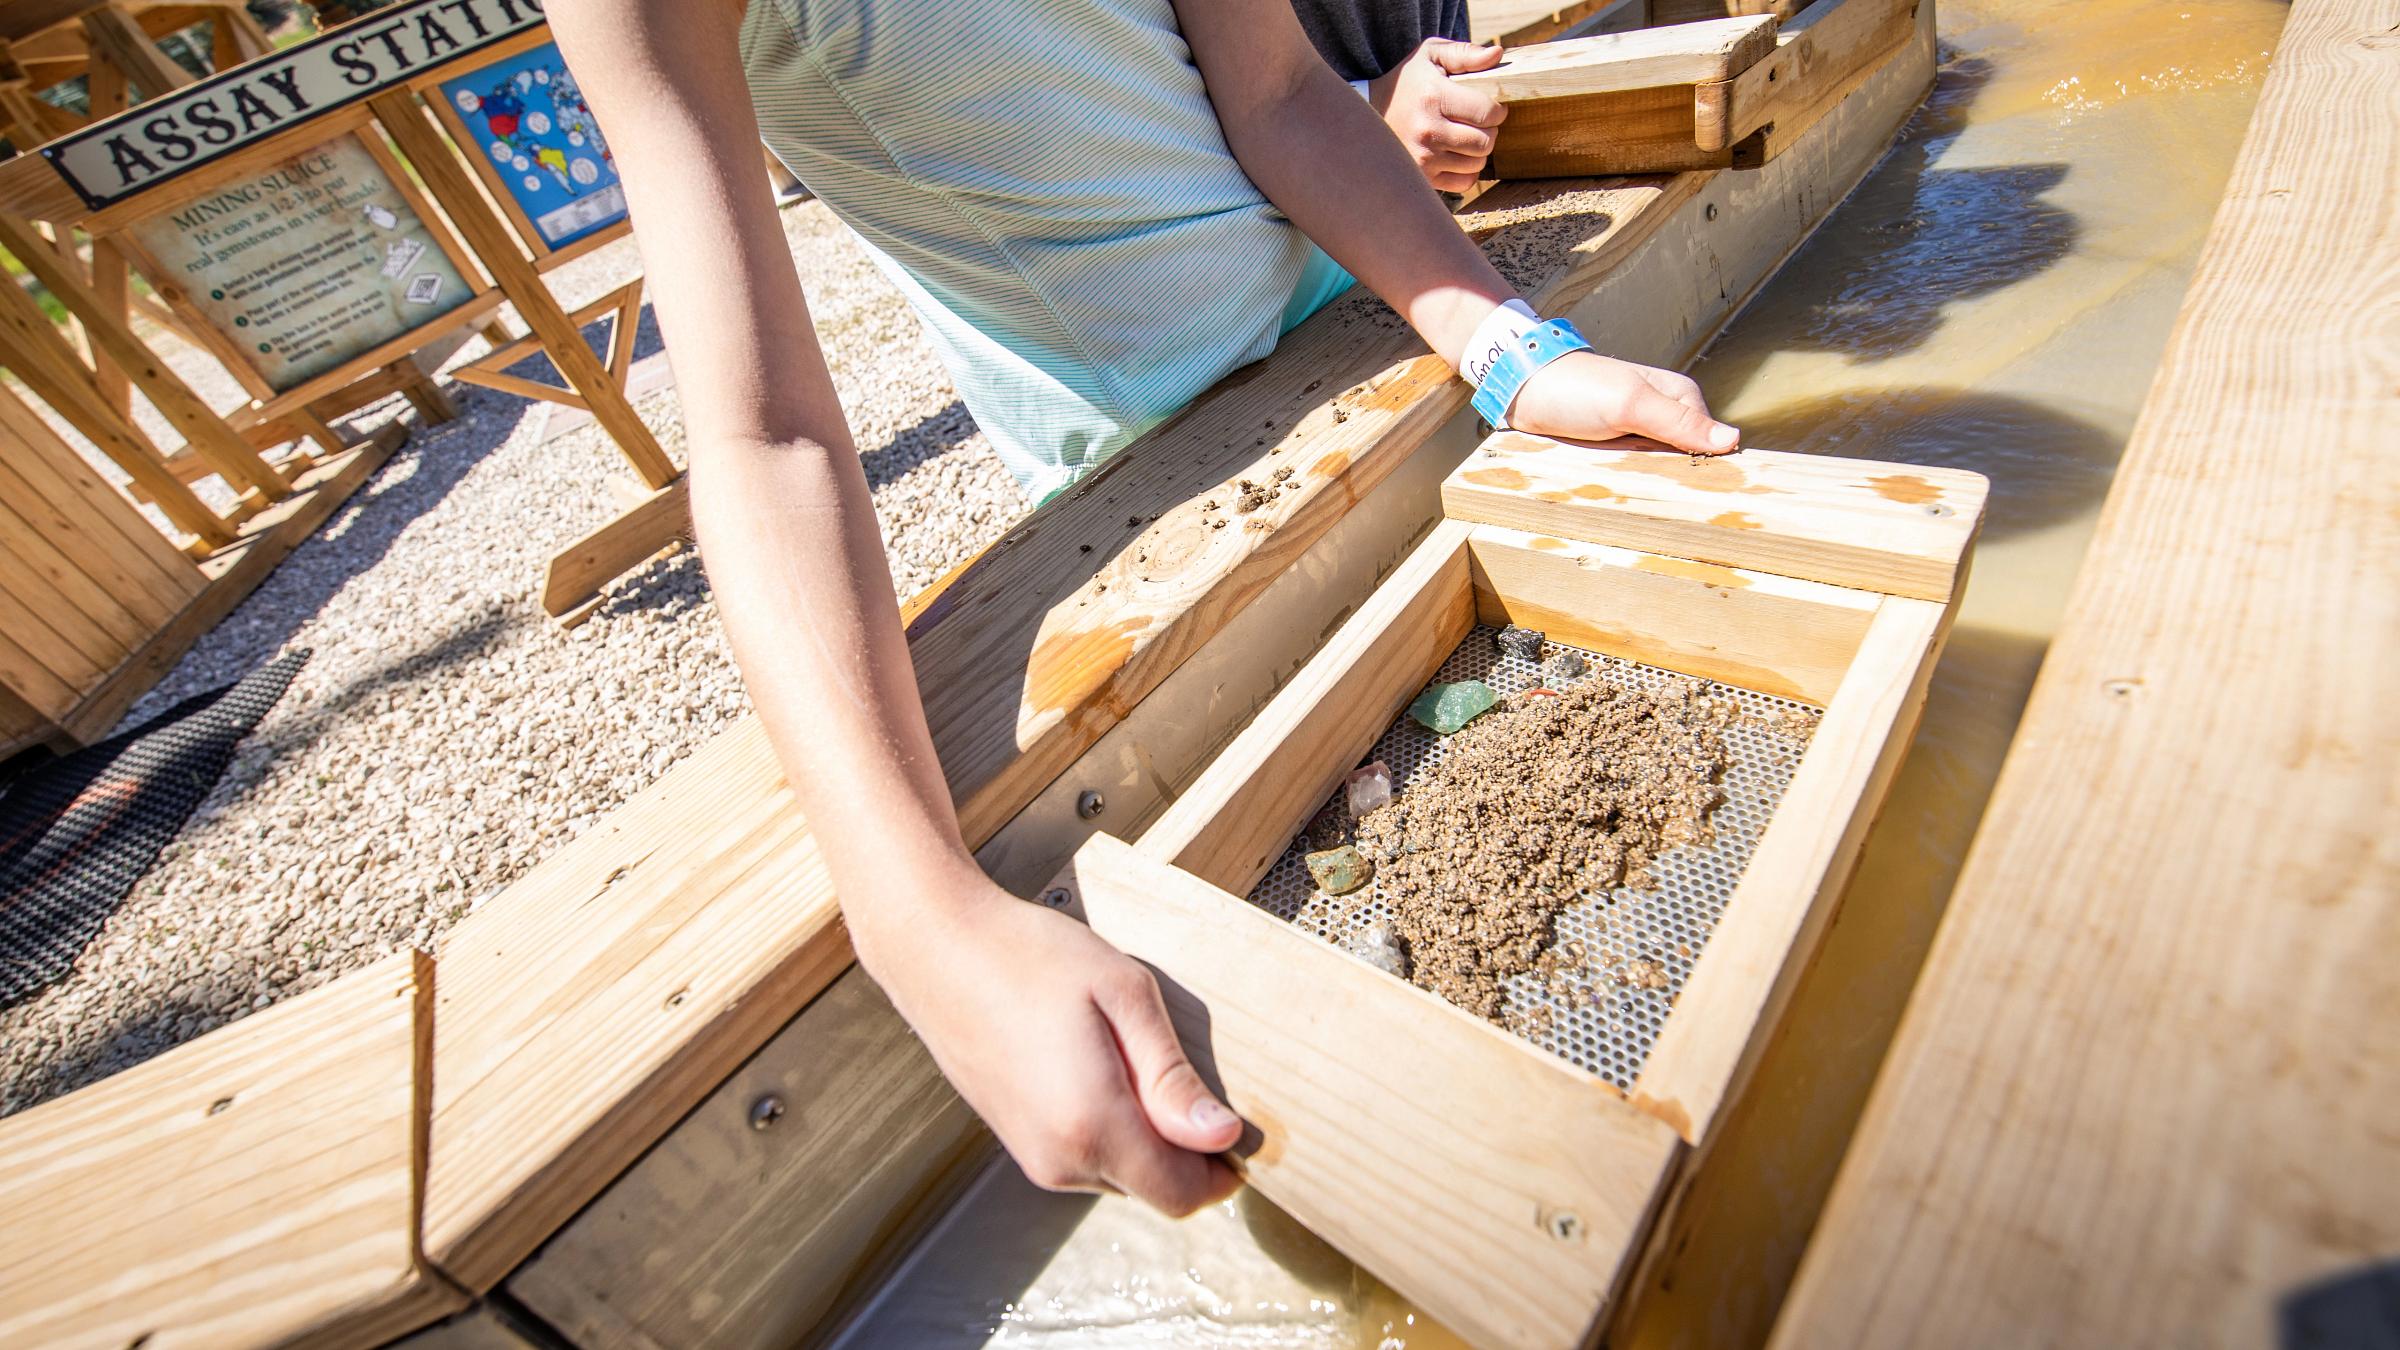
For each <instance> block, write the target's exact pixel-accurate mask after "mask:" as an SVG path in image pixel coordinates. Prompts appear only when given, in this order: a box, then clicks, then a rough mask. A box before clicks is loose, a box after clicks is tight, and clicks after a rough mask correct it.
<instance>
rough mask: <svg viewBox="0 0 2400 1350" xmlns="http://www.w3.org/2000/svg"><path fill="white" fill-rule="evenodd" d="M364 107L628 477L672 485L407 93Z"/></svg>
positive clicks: (638, 427) (562, 314) (673, 471)
mask: <svg viewBox="0 0 2400 1350" xmlns="http://www.w3.org/2000/svg"><path fill="white" fill-rule="evenodd" d="M368 106H369V107H371V108H372V109H374V111H375V115H376V117H377V119H378V120H379V121H381V122H382V123H383V128H384V130H385V131H386V132H387V133H389V134H390V135H391V138H392V140H393V142H394V143H395V144H397V145H398V146H399V147H400V150H401V152H402V153H404V154H406V155H407V156H408V158H409V162H410V163H411V164H412V165H413V166H414V167H415V168H416V170H417V172H418V173H419V174H420V175H422V176H423V178H424V180H425V186H426V188H427V189H428V190H429V191H431V192H432V193H433V196H434V198H435V199H436V200H437V201H439V202H440V203H441V205H442V209H443V211H445V212H446V213H448V215H449V216H450V220H451V223H452V224H453V225H455V226H456V227H457V229H458V232H459V233H460V234H461V235H464V236H465V237H466V240H467V242H468V244H469V245H471V246H472V247H473V248H474V250H475V255H476V257H478V258H479V259H481V260H482V262H483V265H484V268H485V270H487V271H488V272H490V273H491V276H492V280H493V282H494V283H496V284H497V285H498V286H499V287H500V289H501V290H502V291H503V292H505V293H506V294H507V296H508V298H509V299H510V300H511V301H513V302H514V303H515V304H516V307H517V313H518V314H520V315H522V316H523V317H524V319H525V323H526V326H527V327H530V328H531V329H532V330H533V332H534V335H535V336H537V337H539V338H540V339H541V340H542V347H543V350H545V351H546V352H548V353H549V355H550V360H551V363H552V364H553V365H555V366H557V367H558V372H559V374H561V375H563V376H565V377H566V379H567V383H569V384H570V385H573V386H574V388H575V391H576V392H577V393H579V394H581V395H583V398H584V401H585V402H586V403H587V404H589V405H590V407H591V411H592V415H593V416H594V417H597V418H598V419H599V420H600V424H601V426H602V427H604V428H606V429H607V431H608V434H609V438H610V439H611V440H613V441H615V442H616V443H617V449H618V451H619V452H620V453H622V454H623V455H624V456H625V458H626V460H627V462H628V463H630V464H632V465H633V469H634V472H635V473H637V474H639V475H641V478H642V481H643V482H645V483H647V484H649V485H650V486H651V487H653V488H663V487H665V486H666V485H667V484H669V483H671V482H673V481H675V478H676V475H678V474H679V473H681V472H682V470H680V469H678V468H676V467H675V463H674V461H673V460H670V459H668V458H667V453H666V451H664V450H662V449H660V448H659V445H658V439H657V438H656V437H654V436H652V435H651V434H650V429H649V428H648V427H646V426H644V425H643V424H642V419H641V417H640V416H639V415H638V414H636V413H635V412H634V410H633V405H632V404H631V403H629V402H627V401H626V399H625V395H624V392H623V391H622V390H620V389H618V388H617V385H616V383H615V381H613V380H611V379H610V378H609V374H608V368H607V367H606V366H605V365H603V364H602V363H601V361H600V358H599V357H597V356H595V355H593V354H592V349H591V348H590V347H587V346H585V345H584V341H583V334H582V332H581V331H580V330H578V329H577V327H576V326H575V322H574V320H572V319H570V318H569V317H567V313H566V311H565V310H563V309H561V308H559V304H558V301H557V300H556V299H555V298H554V297H552V296H551V294H550V288H549V287H548V286H547V285H546V284H545V283H544V282H543V281H542V278H541V273H540V272H539V271H537V270H536V269H535V268H534V267H533V265H532V264H531V263H529V262H527V261H526V259H525V255H524V253H523V251H522V250H521V249H520V248H519V247H518V245H517V242H516V238H515V236H514V235H512V234H511V233H510V232H509V228H508V225H507V224H506V222H504V221H502V220H501V219H500V218H499V217H498V216H495V215H493V214H492V212H491V209H490V207H488V206H487V205H486V204H485V203H484V201H483V199H482V197H481V195H480V193H479V191H478V189H477V188H476V185H475V180H474V179H473V178H472V177H471V176H470V175H469V174H468V173H467V171H466V170H465V169H464V168H462V167H460V165H459V162H458V156H457V155H456V154H455V153H454V152H453V151H452V149H451V146H450V141H449V138H448V137H446V136H444V135H443V134H442V132H441V131H440V130H439V129H438V128H437V127H436V126H435V125H434V124H433V123H432V122H430V121H428V120H426V114H425V112H424V109H423V108H422V107H421V106H419V104H418V103H417V100H416V97H415V96H414V95H412V94H407V93H388V94H381V95H378V96H376V97H375V98H372V99H369V100H368Z"/></svg>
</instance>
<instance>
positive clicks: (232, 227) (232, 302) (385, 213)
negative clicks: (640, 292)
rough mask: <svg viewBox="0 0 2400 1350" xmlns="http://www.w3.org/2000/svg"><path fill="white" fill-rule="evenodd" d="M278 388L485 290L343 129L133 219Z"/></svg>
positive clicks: (143, 239)
mask: <svg viewBox="0 0 2400 1350" xmlns="http://www.w3.org/2000/svg"><path fill="white" fill-rule="evenodd" d="M131 233H132V235H133V237H134V238H135V239H136V240H137V241H138V242H139V243H140V244H141V246H142V247H143V248H144V249H146V250H148V252H149V253H150V255H151V256H152V257H153V258H155V259H156V260H157V262H158V265H159V266H160V267H161V268H162V269H164V270H163V273H162V275H161V277H160V279H161V280H162V281H163V280H168V279H172V280H174V281H175V282H176V283H177V284H179V285H180V286H181V287H182V288H183V289H184V291H185V292H186V293H187V294H188V296H189V300H190V303H191V304H192V305H193V306H194V307H195V308H197V309H198V310H199V311H200V313H201V314H202V315H203V316H204V317H205V318H206V319H207V320H208V321H209V323H210V325H211V326H213V327H215V328H216V329H217V331H218V332H220V333H222V334H223V335H224V336H225V337H226V338H227V339H229V340H230V341H231V342H232V343H233V344H234V345H235V346H237V347H239V348H240V349H241V351H242V354H243V355H244V356H245V357H247V358H248V359H249V360H250V362H251V363H252V365H254V366H255V367H256V368H257V370H258V372H259V374H260V376H262V377H263V378H264V379H265V380H266V382H267V383H268V385H270V386H271V387H273V388H274V389H275V390H277V391H278V392H281V391H283V390H288V389H292V388H296V387H297V386H299V385H301V384H303V383H305V382H306V381H308V380H310V379H313V378H315V377H316V376H318V375H321V374H323V373H325V372H326V371H328V370H331V369H333V368H334V367H336V366H339V365H341V364H342V363H343V362H345V361H348V360H350V359H351V358H352V357H355V356H360V355H363V354H364V353H366V352H368V351H371V350H373V349H374V348H376V347H379V346H381V345H383V344H384V343H386V342H389V341H391V340H392V339H394V338H397V337H400V336H401V335H403V334H405V333H407V332H409V331H410V330H411V329H415V328H419V327H422V326H423V325H425V324H427V323H430V322H432V321H433V320H435V319H438V318H440V317H441V316H443V315H444V314H447V313H449V312H450V311H451V310H453V309H456V308H458V307H459V306H460V305H462V304H465V303H466V302H467V301H468V300H469V299H472V298H473V296H474V294H475V288H474V287H473V286H472V285H470V284H469V283H468V282H467V279H466V278H465V277H463V276H461V275H459V271H458V269H457V267H455V266H453V265H452V264H451V261H450V258H449V255H447V254H445V253H443V252H442V250H441V246H440V245H439V244H438V243H436V242H435V240H434V238H433V236H432V235H431V234H430V233H428V232H427V230H426V228H425V222H424V220H423V218H422V217H420V216H419V215H418V214H417V211H416V208H415V207H414V206H412V205H410V203H409V200H408V198H407V197H405V196H404V195H402V193H401V191H400V189H399V187H398V186H397V185H395V184H394V183H393V182H392V180H391V176H390V175H389V174H387V173H385V172H384V169H383V166H382V164H380V163H379V162H377V160H376V158H375V156H374V155H372V154H370V153H369V152H368V150H367V148H366V146H364V145H363V144H361V143H360V142H359V141H358V139H357V138H356V137H354V136H344V137H342V138H340V139H338V140H334V141H330V142H328V143H326V144H324V145H321V146H318V147H317V148H315V149H313V150H309V151H307V152H305V153H303V154H300V155H297V156H294V157H293V158H291V159H288V160H285V161H284V162H283V163H281V164H278V165H275V166H274V167H273V168H271V169H269V170H268V171H267V172H266V173H264V174H262V175H260V176H259V177H257V178H252V179H248V180H245V181H242V182H236V183H228V184H226V185H225V186H224V187H223V188H220V189H218V190H217V191H215V192H211V193H209V194H207V195H206V196H203V197H199V198H197V199H195V200H192V201H189V202H186V203H184V204H183V205H181V206H179V207H176V208H175V209H173V210H170V211H165V212H162V213H160V214H159V215H157V216H154V217H152V218H150V219H148V220H145V221H142V222H140V223H139V224H136V225H134V226H133V227H132V228H131Z"/></svg>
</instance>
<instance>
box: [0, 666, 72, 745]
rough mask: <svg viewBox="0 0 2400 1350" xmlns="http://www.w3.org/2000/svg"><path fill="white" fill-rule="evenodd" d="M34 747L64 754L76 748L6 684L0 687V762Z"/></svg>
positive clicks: (64, 735) (50, 722) (54, 725)
mask: <svg viewBox="0 0 2400 1350" xmlns="http://www.w3.org/2000/svg"><path fill="white" fill-rule="evenodd" d="M36 746H48V747H50V748H52V749H54V750H57V751H60V752H62V753H63V752H65V751H68V750H72V749H74V748H75V738H74V737H72V736H69V735H68V734H67V731H66V728H64V727H62V726H60V725H59V724H58V723H56V722H53V721H51V720H50V719H49V718H47V717H44V716H43V715H42V713H41V710H40V709H38V708H36V707H34V706H33V705H32V704H30V703H28V702H26V701H25V700H24V699H23V698H22V697H20V696H18V695H17V694H16V693H14V692H13V691H11V690H10V689H9V687H8V686H7V685H6V684H0V761H6V760H7V759H8V758H9V757H11V756H13V755H15V754H17V753H18V752H20V751H24V750H29V749H32V748H34V747H36Z"/></svg>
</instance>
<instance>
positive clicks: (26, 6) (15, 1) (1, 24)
mask: <svg viewBox="0 0 2400 1350" xmlns="http://www.w3.org/2000/svg"><path fill="white" fill-rule="evenodd" d="M107 3H108V0H9V3H8V4H6V5H0V38H6V39H9V40H10V41H16V40H19V39H23V38H29V37H32V36H33V35H34V34H36V33H39V32H42V31H43V30H45V29H49V28H55V27H57V26H58V25H60V24H62V23H73V22H74V21H75V20H77V19H79V18H82V17H83V16H84V15H85V14H87V13H89V12H90V11H92V10H95V9H100V8H102V7H103V6H105V5H106V4H107Z"/></svg>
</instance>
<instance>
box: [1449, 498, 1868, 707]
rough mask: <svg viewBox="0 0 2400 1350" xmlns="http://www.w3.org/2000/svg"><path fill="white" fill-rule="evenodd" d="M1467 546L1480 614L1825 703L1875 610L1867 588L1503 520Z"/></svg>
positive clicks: (1480, 530)
mask: <svg viewBox="0 0 2400 1350" xmlns="http://www.w3.org/2000/svg"><path fill="white" fill-rule="evenodd" d="M1469 553H1470V556H1471V558H1472V561H1473V563H1474V581H1475V612H1476V617H1477V619H1478V620H1479V621H1481V622H1483V623H1488V624H1495V625H1496V624H1501V623H1513V624H1516V625H1519V626H1520V627H1525V628H1531V629H1534V630H1536V631H1539V632H1543V633H1547V634H1549V635H1550V636H1551V637H1553V638H1555V639H1557V640H1558V641H1561V642H1565V643H1567V644H1569V645H1571V646H1577V647H1582V648H1584V649H1585V650H1587V651H1595V652H1600V653H1602V654H1603V655H1607V656H1621V657H1624V658H1625V659H1626V660H1628V661H1639V662H1641V663H1642V664H1644V665H1650V666H1657V667H1660V668H1661V669H1664V670H1674V671H1681V672H1682V673H1684V674H1686V675H1696V676H1698V677H1700V678H1701V679H1706V680H1723V681H1725V682H1726V683H1728V684H1736V685H1740V686H1741V687H1743V688H1745V689H1755V690H1757V691H1758V692H1760V693H1762V694H1774V695H1777V696H1779V697H1782V698H1793V699H1798V700H1800V701H1801V702H1803V703H1812V704H1815V705H1816V706H1818V707H1820V708H1821V707H1824V706H1825V705H1826V704H1827V703H1829V702H1831V701H1832V699H1833V695H1834V691H1835V690H1837V689H1838V688H1840V687H1841V681H1842V678H1843V676H1844V675H1845V674H1846V673H1847V672H1848V671H1849V669H1850V663H1851V661H1852V659H1853V658H1854V657H1855V656H1856V655H1857V653H1858V645H1859V643H1860V641H1861V640H1863V639H1864V638H1865V636H1866V632H1867V626H1868V624H1869V622H1870V621H1871V620H1872V619H1873V618H1874V614H1875V601H1876V597H1875V596H1874V595H1873V594H1871V593H1869V592H1866V591H1854V590H1850V589H1847V588H1845V587H1840V586H1827V585H1824V584H1822V583H1819V582H1814V581H1798V580H1794V579H1793V578H1791V577H1784V576H1777V575H1775V574H1774V573H1772V572H1748V571H1743V570H1741V569H1739V568H1732V567H1719V566H1717V565H1716V564H1714V563H1695V562H1690V561H1687V560H1685V559H1682V558H1664V557H1660V556H1659V555H1657V554H1654V553H1641V552H1637V551H1635V550H1633V549H1624V548H1613V547H1610V546H1609V545H1606V544H1587V543H1584V542H1582V541H1581V540H1576V539H1561V538H1559V537H1557V536H1555V535H1547V534H1528V533H1524V532H1522V531H1518V530H1508V529H1502V528H1501V527H1499V526H1496V525H1478V526H1476V527H1475V528H1474V531H1473V534H1472V536H1471V538H1470V544H1469Z"/></svg>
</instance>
